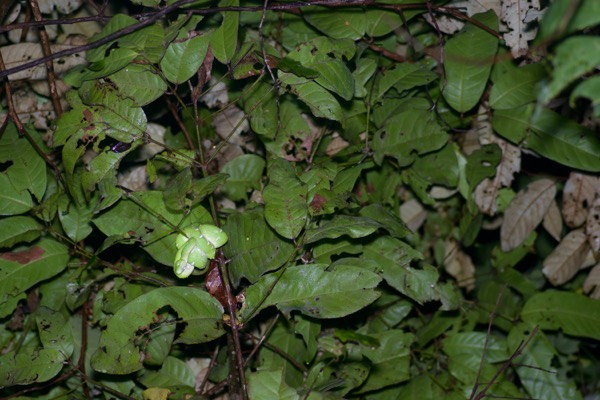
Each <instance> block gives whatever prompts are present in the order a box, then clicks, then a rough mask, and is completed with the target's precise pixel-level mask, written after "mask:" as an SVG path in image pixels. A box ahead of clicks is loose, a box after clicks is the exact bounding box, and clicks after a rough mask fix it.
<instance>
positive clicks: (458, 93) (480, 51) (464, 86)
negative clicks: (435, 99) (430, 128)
mask: <svg viewBox="0 0 600 400" xmlns="http://www.w3.org/2000/svg"><path fill="white" fill-rule="evenodd" d="M472 18H474V19H475V20H476V21H478V22H480V23H482V24H484V25H486V26H488V27H489V28H491V29H492V30H494V31H496V32H497V31H498V17H497V16H496V14H495V13H494V11H492V10H489V11H487V12H485V13H482V14H477V15H474V16H473V17H472ZM497 48H498V38H496V37H494V36H493V35H492V34H491V33H489V32H486V31H484V30H483V29H481V28H480V27H478V26H476V25H473V24H467V25H466V26H465V30H464V31H463V32H462V33H460V34H459V35H457V36H455V37H453V38H452V39H450V40H449V41H448V42H446V45H445V46H444V68H445V69H446V79H447V85H446V86H445V87H444V89H443V90H444V91H443V94H444V99H446V101H447V102H448V104H449V105H450V106H451V107H452V108H454V109H455V110H456V111H460V112H465V111H469V110H470V109H472V108H473V107H475V105H476V104H477V102H478V101H479V99H480V97H481V95H482V94H483V91H484V89H485V86H486V84H487V80H488V77H489V75H490V71H491V69H492V64H493V61H494V55H495V54H496V50H497Z"/></svg>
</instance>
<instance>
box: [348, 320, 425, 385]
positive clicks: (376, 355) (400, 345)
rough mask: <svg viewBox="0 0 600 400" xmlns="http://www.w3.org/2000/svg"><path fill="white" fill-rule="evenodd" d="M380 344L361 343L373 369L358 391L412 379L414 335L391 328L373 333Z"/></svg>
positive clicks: (363, 352)
mask: <svg viewBox="0 0 600 400" xmlns="http://www.w3.org/2000/svg"><path fill="white" fill-rule="evenodd" d="M372 337H373V338H375V339H376V340H378V341H379V346H367V345H364V344H363V345H361V348H362V349H361V350H362V354H363V355H364V356H365V357H367V358H368V359H369V360H370V361H371V362H372V365H371V371H370V373H369V376H368V377H367V380H366V381H365V383H364V384H363V385H362V386H361V387H360V389H359V391H358V393H365V392H370V391H372V390H377V389H381V388H384V387H386V386H390V385H394V384H397V383H400V382H404V381H407V380H409V379H410V376H411V374H410V369H409V368H410V346H411V345H412V343H413V342H414V339H415V338H414V336H413V335H412V334H411V333H406V332H404V331H402V330H396V329H390V330H389V331H386V332H381V333H378V334H374V335H372Z"/></svg>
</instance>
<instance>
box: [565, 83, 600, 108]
mask: <svg viewBox="0 0 600 400" xmlns="http://www.w3.org/2000/svg"><path fill="white" fill-rule="evenodd" d="M579 97H585V98H587V99H589V100H590V101H591V102H592V104H591V105H592V106H593V107H594V114H595V115H596V117H597V118H598V117H600V76H594V77H591V78H589V79H586V80H585V81H583V82H581V83H580V84H579V85H577V87H576V88H575V90H573V92H572V93H571V98H570V99H569V103H570V105H571V107H572V108H573V109H575V108H576V104H575V99H577V98H579Z"/></svg>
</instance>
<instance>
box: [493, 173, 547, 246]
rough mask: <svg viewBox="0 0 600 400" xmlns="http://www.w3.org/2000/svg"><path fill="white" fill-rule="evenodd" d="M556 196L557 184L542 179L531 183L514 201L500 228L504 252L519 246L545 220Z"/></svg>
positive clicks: (507, 210)
mask: <svg viewBox="0 0 600 400" xmlns="http://www.w3.org/2000/svg"><path fill="white" fill-rule="evenodd" d="M555 195H556V183H555V182H554V181H553V180H550V179H540V180H537V181H535V182H532V183H530V184H529V185H528V186H527V188H526V189H524V190H521V191H520V192H519V193H517V195H516V196H515V198H514V199H513V200H512V202H511V203H510V205H509V206H508V208H507V209H506V212H505V213H504V220H503V221H502V227H501V228H500V241H501V243H502V250H503V251H510V250H512V249H514V248H516V247H517V246H519V245H520V244H521V243H523V241H524V240H525V239H527V237H528V236H529V234H530V233H531V232H533V230H534V229H535V228H536V227H537V226H538V225H539V223H540V222H542V220H543V219H544V215H546V212H547V211H548V208H549V207H550V205H551V204H552V201H553V200H554V196H555Z"/></svg>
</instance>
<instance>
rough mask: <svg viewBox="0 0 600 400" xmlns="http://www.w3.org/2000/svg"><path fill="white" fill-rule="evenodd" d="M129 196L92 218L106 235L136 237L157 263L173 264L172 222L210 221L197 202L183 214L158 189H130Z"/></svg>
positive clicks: (126, 237)
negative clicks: (140, 190)
mask: <svg viewBox="0 0 600 400" xmlns="http://www.w3.org/2000/svg"><path fill="white" fill-rule="evenodd" d="M131 196H132V197H133V198H132V199H123V200H121V201H120V202H119V203H118V204H117V205H115V206H114V207H112V208H111V209H109V210H108V211H106V212H104V213H102V214H100V215H99V216H97V217H96V218H94V219H93V221H92V222H93V223H94V224H95V225H96V226H97V227H98V229H100V231H101V232H102V233H104V234H105V235H107V236H109V237H111V236H115V237H119V238H121V239H122V240H131V239H135V240H139V241H140V242H141V243H142V245H143V246H144V247H143V248H144V250H146V251H147V252H148V253H149V254H150V255H151V256H152V257H153V258H154V259H155V260H156V261H158V262H160V263H163V264H166V265H173V261H174V259H175V253H176V248H175V237H176V236H177V235H176V234H175V232H174V228H173V227H174V226H178V227H179V228H180V229H183V228H185V227H186V226H188V225H190V224H192V223H193V224H203V223H212V218H211V216H210V214H209V212H208V211H206V209H204V208H203V207H201V206H199V205H198V206H195V207H194V208H192V211H191V212H190V213H189V214H187V216H186V215H185V214H184V212H183V211H176V210H171V209H169V208H167V206H166V204H165V202H164V199H163V194H162V192H160V191H148V192H134V193H133V194H131V195H130V197H131ZM184 217H185V218H184Z"/></svg>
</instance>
